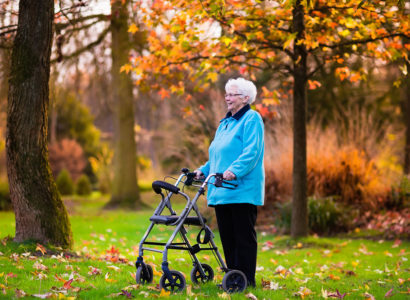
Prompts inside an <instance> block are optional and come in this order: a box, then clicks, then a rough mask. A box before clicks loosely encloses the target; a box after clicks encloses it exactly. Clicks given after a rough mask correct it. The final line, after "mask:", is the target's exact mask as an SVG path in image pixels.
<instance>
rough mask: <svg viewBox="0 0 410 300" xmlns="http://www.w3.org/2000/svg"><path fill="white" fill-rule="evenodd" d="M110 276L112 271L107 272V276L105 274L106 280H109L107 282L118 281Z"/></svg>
mask: <svg viewBox="0 0 410 300" xmlns="http://www.w3.org/2000/svg"><path fill="white" fill-rule="evenodd" d="M109 277H110V273H106V274H105V276H104V278H105V281H107V282H117V280H115V279H111V278H109Z"/></svg>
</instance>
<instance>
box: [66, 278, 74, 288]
mask: <svg viewBox="0 0 410 300" xmlns="http://www.w3.org/2000/svg"><path fill="white" fill-rule="evenodd" d="M73 280H74V278H71V279H70V280H68V281H66V282H64V285H63V288H65V289H66V290H68V289H72V288H73V287H72V286H71V283H72V282H73Z"/></svg>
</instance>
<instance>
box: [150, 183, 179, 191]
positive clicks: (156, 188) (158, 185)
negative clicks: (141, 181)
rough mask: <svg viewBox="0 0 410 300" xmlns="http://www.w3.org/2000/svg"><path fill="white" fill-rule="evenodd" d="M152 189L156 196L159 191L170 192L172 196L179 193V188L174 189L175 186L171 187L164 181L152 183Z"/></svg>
mask: <svg viewBox="0 0 410 300" xmlns="http://www.w3.org/2000/svg"><path fill="white" fill-rule="evenodd" d="M152 189H153V190H154V192H155V193H157V194H161V189H164V190H167V191H170V192H172V193H174V194H178V193H179V187H176V186H175V185H172V184H170V183H168V182H165V181H154V182H153V183H152Z"/></svg>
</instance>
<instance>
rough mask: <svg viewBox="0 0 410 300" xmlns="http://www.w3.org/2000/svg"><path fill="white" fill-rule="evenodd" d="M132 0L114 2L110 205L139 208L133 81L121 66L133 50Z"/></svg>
mask: <svg viewBox="0 0 410 300" xmlns="http://www.w3.org/2000/svg"><path fill="white" fill-rule="evenodd" d="M128 3H129V1H125V2H124V1H122V0H114V1H111V38H112V47H111V49H112V71H111V75H112V87H111V90H112V99H111V101H112V104H113V110H114V139H115V141H114V143H115V152H114V179H113V188H112V196H111V199H110V202H109V203H108V204H107V207H109V208H110V207H118V206H120V207H131V208H139V207H140V206H141V200H140V195H139V190H138V184H137V170H136V164H137V159H136V143H135V135H134V105H133V92H132V88H133V83H132V81H131V78H130V76H129V75H128V74H126V73H125V72H121V73H120V68H121V66H123V65H124V64H127V63H128V54H129V51H130V49H131V44H130V38H129V35H128V24H127V20H128V7H127V6H128Z"/></svg>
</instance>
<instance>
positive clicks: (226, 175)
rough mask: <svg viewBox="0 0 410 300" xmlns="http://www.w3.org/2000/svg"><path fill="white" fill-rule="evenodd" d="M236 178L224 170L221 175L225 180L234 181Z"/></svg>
mask: <svg viewBox="0 0 410 300" xmlns="http://www.w3.org/2000/svg"><path fill="white" fill-rule="evenodd" d="M235 178H236V175H235V174H234V173H232V172H231V171H228V170H226V171H225V172H224V174H223V179H225V180H228V181H229V180H234V179H235Z"/></svg>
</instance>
